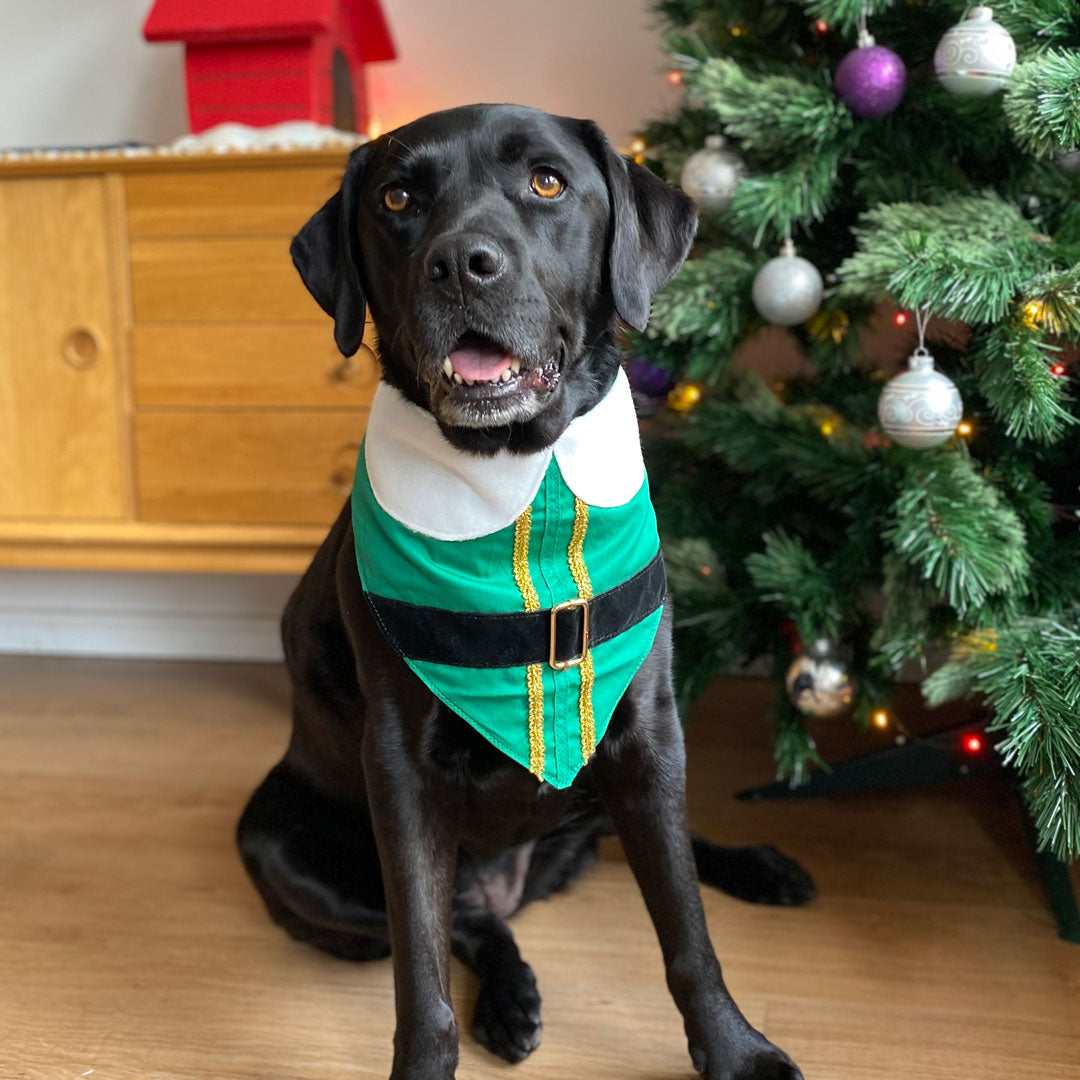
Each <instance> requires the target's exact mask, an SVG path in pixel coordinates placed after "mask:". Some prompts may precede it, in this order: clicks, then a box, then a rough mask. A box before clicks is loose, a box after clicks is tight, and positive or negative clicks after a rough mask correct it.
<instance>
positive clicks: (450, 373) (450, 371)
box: [442, 356, 454, 379]
mask: <svg viewBox="0 0 1080 1080" xmlns="http://www.w3.org/2000/svg"><path fill="white" fill-rule="evenodd" d="M442 369H443V371H445V372H446V377H447V378H448V379H452V378H453V377H454V365H453V364H451V363H450V357H449V356H448V357H447V358H446V359H445V360H444V361H443V362H442Z"/></svg>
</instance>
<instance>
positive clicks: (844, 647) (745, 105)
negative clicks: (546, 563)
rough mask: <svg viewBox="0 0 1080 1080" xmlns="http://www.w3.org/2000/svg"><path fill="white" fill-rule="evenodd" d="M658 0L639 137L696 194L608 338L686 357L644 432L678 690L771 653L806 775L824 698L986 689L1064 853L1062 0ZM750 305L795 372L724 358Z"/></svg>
mask: <svg viewBox="0 0 1080 1080" xmlns="http://www.w3.org/2000/svg"><path fill="white" fill-rule="evenodd" d="M656 8H657V11H658V12H659V14H660V16H661V18H662V19H663V20H664V22H665V27H666V37H665V44H666V49H667V52H668V54H669V56H670V58H671V67H672V70H671V71H670V72H669V74H668V78H669V81H671V82H672V83H675V84H680V85H682V87H683V91H684V94H683V102H682V105H681V107H680V109H679V110H678V111H677V113H676V114H675V115H673V116H671V117H668V118H666V119H663V120H661V121H657V122H655V123H652V124H650V125H649V126H648V127H647V128H646V129H644V130H643V131H642V132H641V136H640V138H639V139H638V140H636V142H635V145H634V147H633V148H632V149H633V150H634V152H635V153H636V155H637V156H638V158H639V159H640V160H644V161H645V162H646V163H647V164H648V165H649V166H650V167H652V168H653V169H654V170H655V171H656V172H658V173H660V174H661V175H662V176H664V177H665V178H667V179H669V180H671V181H672V182H675V183H678V182H680V181H681V182H682V183H683V186H684V187H685V188H686V190H687V191H689V192H690V193H691V194H692V195H694V197H695V198H696V199H697V201H698V203H699V205H700V206H701V209H702V222H701V228H700V232H699V236H698V241H697V245H696V247H695V250H694V252H693V255H692V258H691V260H690V261H689V262H688V263H687V264H686V266H685V268H684V269H683V270H682V272H681V273H680V274H679V275H678V276H677V277H676V278H675V280H674V281H673V282H672V283H671V285H670V286H669V287H668V288H667V289H666V290H665V291H664V292H663V293H661V294H660V296H658V297H657V298H656V301H655V304H654V307H653V313H652V321H651V323H650V325H649V328H648V330H647V331H646V332H645V333H644V334H640V335H633V336H632V337H631V338H630V339H629V340H628V343H627V344H628V349H629V353H630V355H631V357H632V358H633V361H632V364H631V377H632V381H633V382H634V383H635V385H636V386H637V387H638V388H639V389H641V390H643V391H644V392H646V393H648V392H651V393H653V394H654V395H655V394H656V393H657V391H658V390H659V389H662V385H661V384H663V383H664V381H665V379H667V378H668V377H670V379H671V380H672V381H674V380H676V379H677V380H679V381H678V384H677V385H676V386H675V388H674V389H673V390H672V391H671V392H670V394H668V399H667V400H668V405H669V407H668V408H667V409H666V410H664V411H663V412H662V413H661V415H660V417H659V419H658V420H657V422H656V423H655V424H654V434H653V437H652V438H651V439H650V440H649V446H648V452H649V454H650V457H651V459H652V461H651V471H652V475H653V486H654V497H655V499H656V502H657V509H658V513H659V515H660V519H661V524H662V530H663V534H664V536H665V541H664V551H665V557H666V560H667V565H668V571H669V580H670V584H671V588H672V592H673V594H674V597H675V601H676V605H675V610H676V643H677V647H678V650H677V651H678V681H679V690H680V694H681V695H682V697H683V699H684V701H689V700H690V699H692V698H694V697H695V696H696V695H697V694H698V693H699V692H700V691H701V690H702V689H703V688H704V687H705V685H706V684H707V683H708V682H709V681H710V680H711V679H712V678H714V677H715V676H716V675H717V674H718V673H719V672H720V671H722V670H727V669H730V668H731V667H732V666H735V665H739V664H743V663H746V662H749V661H755V660H757V661H759V662H760V661H761V659H762V658H768V663H770V664H771V667H772V670H773V671H774V672H775V677H776V681H777V684H778V688H779V689H780V692H779V693H778V695H777V696H778V704H777V707H776V714H775V717H774V719H775V749H776V758H777V762H778V766H779V771H780V774H781V775H782V776H785V777H789V778H791V779H792V781H793V782H796V783H797V782H799V781H800V780H802V779H803V778H804V777H805V776H806V774H807V771H808V770H809V769H810V768H812V767H814V765H815V764H817V763H818V755H817V753H816V750H815V744H814V739H813V731H814V724H815V721H814V720H813V714H814V713H829V712H834V711H837V710H838V709H841V708H848V709H849V710H850V714H851V715H852V717H853V719H854V721H855V722H856V723H858V724H862V725H869V724H874V723H876V724H878V725H879V726H881V725H885V724H888V723H890V722H891V721H892V720H893V719H895V716H894V713H893V711H892V706H891V697H892V690H893V687H894V685H895V684H896V682H897V681H898V680H899V679H901V678H909V677H911V675H912V673H913V672H914V673H915V675H916V677H918V678H920V679H921V680H922V687H923V693H924V695H925V697H926V699H927V700H928V702H929V703H931V704H932V705H940V704H944V703H945V702H949V701H953V700H956V699H958V698H961V697H963V696H965V695H979V696H980V698H981V701H982V702H983V704H984V705H985V708H986V710H987V713H988V715H989V717H990V719H989V722H988V725H987V731H988V733H989V734H990V737H991V741H992V742H993V743H994V744H995V746H996V750H997V752H998V753H999V754H1000V755H1002V757H1003V758H1004V760H1005V761H1006V762H1007V763H1009V764H1010V765H1012V766H1013V767H1015V769H1016V770H1017V772H1018V774H1019V776H1020V778H1021V780H1022V782H1023V790H1024V793H1025V796H1026V798H1027V800H1028V804H1029V807H1030V810H1031V812H1032V815H1033V819H1034V821H1035V823H1036V825H1037V829H1038V832H1039V836H1040V840H1041V842H1042V844H1043V845H1044V846H1045V848H1046V849H1048V850H1049V851H1052V852H1053V853H1055V854H1057V855H1059V856H1061V857H1064V858H1070V857H1075V856H1076V855H1077V854H1080V517H1078V507H1080V425H1078V424H1077V420H1078V419H1080V407H1078V406H1077V403H1076V400H1075V396H1074V392H1075V387H1076V384H1077V382H1080V360H1078V354H1077V350H1076V347H1077V343H1078V342H1080V152H1078V148H1080V4H1078V3H1077V2H1076V0H1002V2H1000V3H998V4H995V5H994V8H993V11H992V12H991V11H990V9H988V8H983V7H975V8H971V9H970V10H969V6H968V5H966V4H963V3H959V2H955V0H941V2H938V0H895V2H894V0H865V2H859V0H805V2H802V3H797V2H783V0H661V2H660V3H658V4H657V5H656ZM871 35H872V36H871ZM875 40H876V44H875ZM718 137H722V138H718ZM793 250H797V254H793ZM905 322H906V324H907V325H906V326H904V327H903V329H902V330H900V329H897V327H899V326H901V324H904V323H905ZM770 324H772V325H781V326H786V327H788V328H789V329H788V331H787V332H788V333H790V334H791V335H792V336H793V338H794V340H795V341H796V342H797V343H798V345H799V347H800V348H801V349H802V350H803V353H804V354H805V358H806V367H805V374H804V375H801V376H799V377H797V378H790V379H787V380H785V381H784V382H783V383H782V384H774V383H771V382H770V383H767V382H766V381H765V380H764V379H762V378H761V377H759V376H757V375H755V374H753V372H752V371H749V370H747V369H745V368H743V367H741V366H740V365H738V364H733V363H732V355H733V353H734V352H735V351H736V350H737V349H738V348H739V347H740V346H741V345H743V344H745V343H746V342H748V341H751V340H752V339H754V338H755V337H757V336H758V335H759V334H760V332H761V331H762V329H763V328H764V327H766V326H768V325H770ZM883 325H884V326H886V328H887V329H888V330H889V334H883V333H882V332H881V328H882V326H883ZM890 335H891V336H890ZM909 358H910V359H909ZM845 665H846V667H845ZM830 677H831V678H832V680H833V684H832V685H831V686H826V685H824V684H825V681H826V680H828V679H829V678H830ZM815 678H816V679H818V683H819V684H818V685H816V686H815V684H814V681H815ZM785 680H786V683H787V685H786V686H785V685H784V684H785Z"/></svg>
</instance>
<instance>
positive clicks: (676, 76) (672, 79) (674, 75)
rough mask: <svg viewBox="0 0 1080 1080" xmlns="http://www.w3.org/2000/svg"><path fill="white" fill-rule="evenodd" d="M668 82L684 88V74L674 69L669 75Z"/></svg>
mask: <svg viewBox="0 0 1080 1080" xmlns="http://www.w3.org/2000/svg"><path fill="white" fill-rule="evenodd" d="M667 81H668V82H669V83H671V85H672V86H682V84H683V73H682V72H681V71H679V70H678V69H677V68H672V69H671V70H670V71H669V72H668V73H667Z"/></svg>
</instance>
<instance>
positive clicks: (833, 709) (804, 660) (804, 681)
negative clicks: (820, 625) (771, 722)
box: [784, 638, 855, 716]
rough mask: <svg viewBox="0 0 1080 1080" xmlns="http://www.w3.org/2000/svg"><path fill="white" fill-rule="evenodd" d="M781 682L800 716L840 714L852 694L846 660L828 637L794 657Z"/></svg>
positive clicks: (849, 702)
mask: <svg viewBox="0 0 1080 1080" xmlns="http://www.w3.org/2000/svg"><path fill="white" fill-rule="evenodd" d="M784 685H785V686H786V687H787V692H788V697H789V698H790V699H791V704H792V705H794V706H795V708H796V709H798V710H799V712H801V713H802V714H803V716H839V715H840V714H841V713H842V712H845V711H846V710H847V709H848V708H849V707H850V706H851V699H852V698H853V697H854V696H855V687H854V684H853V682H852V679H851V673H850V672H849V671H848V667H847V664H845V663H844V661H843V659H842V658H841V657H840V656H839V654H838V652H837V648H836V645H835V644H834V643H833V642H832V641H830V640H829V639H828V638H822V639H821V640H820V641H815V642H814V644H813V645H811V646H810V648H809V649H807V651H806V652H805V653H804V654H803V655H802V656H797V657H795V659H794V660H793V661H792V664H791V667H789V668H788V669H787V675H786V676H785V677H784Z"/></svg>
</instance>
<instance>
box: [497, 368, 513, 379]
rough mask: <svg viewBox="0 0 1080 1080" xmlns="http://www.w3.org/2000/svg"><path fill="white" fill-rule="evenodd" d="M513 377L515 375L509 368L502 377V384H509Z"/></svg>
mask: <svg viewBox="0 0 1080 1080" xmlns="http://www.w3.org/2000/svg"><path fill="white" fill-rule="evenodd" d="M513 377H514V373H513V372H512V371H511V370H510V369H509V368H507V369H506V370H505V371H504V372H503V373H502V375H501V376H500V380H501V381H502V382H509V381H510V380H511V379H512V378H513Z"/></svg>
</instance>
